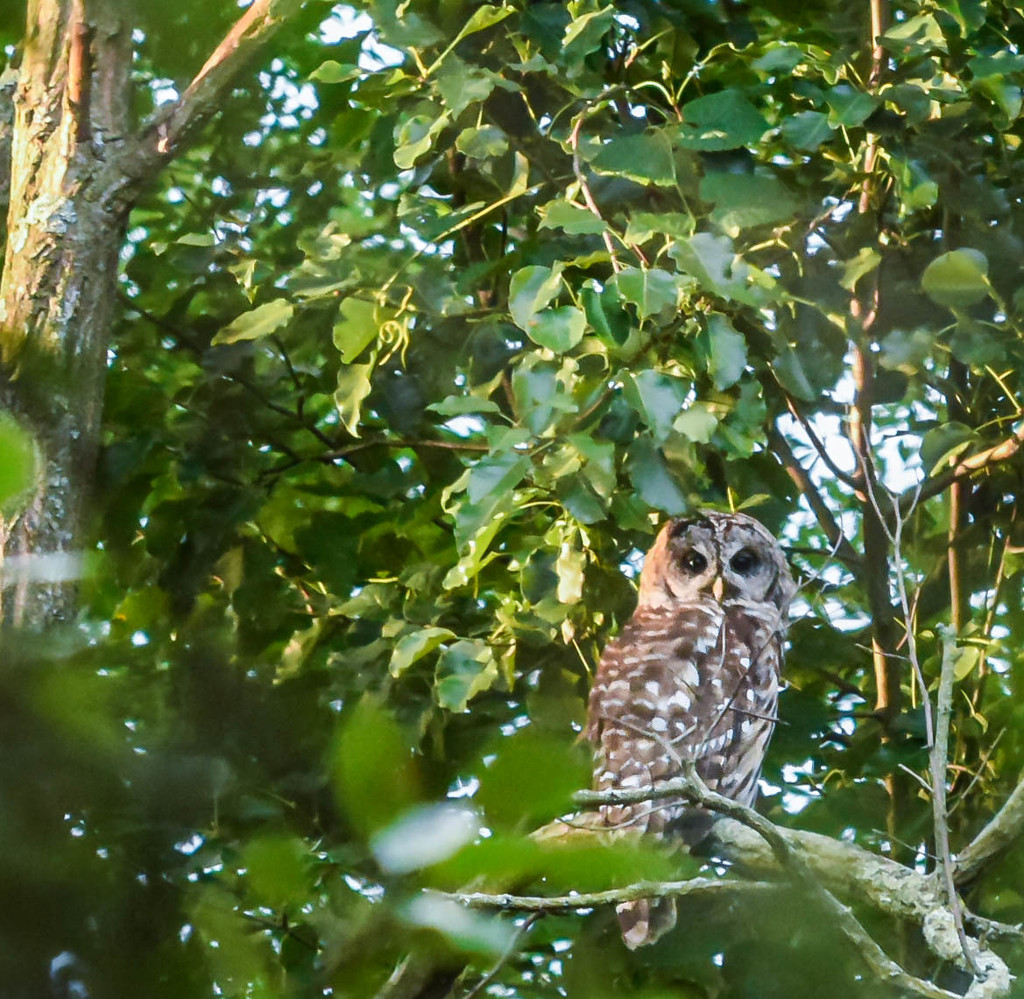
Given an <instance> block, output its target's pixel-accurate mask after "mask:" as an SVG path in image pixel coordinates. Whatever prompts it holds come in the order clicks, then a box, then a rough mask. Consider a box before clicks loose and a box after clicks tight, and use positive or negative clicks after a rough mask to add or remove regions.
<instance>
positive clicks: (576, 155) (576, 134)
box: [569, 111, 623, 274]
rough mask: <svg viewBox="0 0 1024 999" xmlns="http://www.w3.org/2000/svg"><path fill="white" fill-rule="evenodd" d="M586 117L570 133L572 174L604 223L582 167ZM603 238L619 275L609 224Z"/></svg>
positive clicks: (577, 118)
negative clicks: (581, 136)
mask: <svg viewBox="0 0 1024 999" xmlns="http://www.w3.org/2000/svg"><path fill="white" fill-rule="evenodd" d="M584 116H585V112H582V111H581V112H580V113H579V114H578V115H577V116H576V120H575V121H574V122H573V125H572V132H570V133H569V146H570V147H571V149H572V172H573V173H574V174H575V175H576V183H578V184H579V185H580V193H581V194H582V195H583V201H584V202H585V203H586V206H587V208H588V209H589V210H590V212H591V214H592V215H594V216H595V217H596V218H598V219H600V220H601V221H602V222H604V216H603V215H602V214H601V209H600V208H598V207H597V202H596V201H595V200H594V195H593V194H592V193H591V191H590V185H589V184H588V183H587V178H586V177H585V176H584V174H583V168H582V166H581V165H580V128H582V126H583V119H584ZM601 238H602V239H603V240H604V245H605V249H606V250H607V251H608V256H609V258H610V260H611V264H612V270H613V271H615V273H616V274H618V273H619V271H621V270H622V268H623V265H622V262H621V261H620V260H619V257H618V254H617V253H616V252H615V243H614V242H613V240H612V234H611V232H610V231H609V229H608V226H607V224H606V225H605V227H604V229H603V230H602V231H601Z"/></svg>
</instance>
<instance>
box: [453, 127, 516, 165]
mask: <svg viewBox="0 0 1024 999" xmlns="http://www.w3.org/2000/svg"><path fill="white" fill-rule="evenodd" d="M455 148H456V149H458V151H459V152H460V153H464V154H465V155H466V156H473V157H475V158H476V159H481V160H485V159H489V158H490V157H494V156H501V155H502V154H503V153H505V151H506V150H507V149H508V139H507V138H506V137H505V133H504V132H503V131H502V130H501V129H500V128H496V127H495V126H494V125H483V126H482V127H480V128H464V129H463V130H462V131H461V132H460V133H459V137H458V138H457V139H456V140H455Z"/></svg>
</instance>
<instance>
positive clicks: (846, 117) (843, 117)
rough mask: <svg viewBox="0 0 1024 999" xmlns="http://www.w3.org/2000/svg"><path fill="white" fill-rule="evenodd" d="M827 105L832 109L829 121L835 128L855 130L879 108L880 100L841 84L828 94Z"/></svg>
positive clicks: (826, 97) (826, 96) (846, 84)
mask: <svg viewBox="0 0 1024 999" xmlns="http://www.w3.org/2000/svg"><path fill="white" fill-rule="evenodd" d="M825 103H826V104H828V106H829V107H830V108H831V112H830V114H829V116H828V120H829V124H830V125H831V126H832V127H833V128H855V127H856V126H857V125H862V124H863V123H864V119H865V118H867V117H868V115H870V114H872V113H873V112H874V110H875V108H876V107H878V98H877V97H873V96H872V95H871V94H867V93H865V92H864V91H863V90H854V89H853V87H851V86H850V85H849V84H848V83H840V84H839V85H838V86H835V87H832V89H831V90H829V91H828V93H826V95H825Z"/></svg>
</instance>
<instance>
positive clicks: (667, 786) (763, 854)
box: [438, 764, 1024, 999]
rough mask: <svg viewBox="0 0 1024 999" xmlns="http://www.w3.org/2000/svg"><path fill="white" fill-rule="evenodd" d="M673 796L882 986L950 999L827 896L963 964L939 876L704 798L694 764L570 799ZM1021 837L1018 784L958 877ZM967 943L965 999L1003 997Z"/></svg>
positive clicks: (678, 888) (645, 891)
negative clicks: (795, 901) (969, 970)
mask: <svg viewBox="0 0 1024 999" xmlns="http://www.w3.org/2000/svg"><path fill="white" fill-rule="evenodd" d="M679 797H683V798H686V799H687V800H688V801H690V802H692V803H693V804H695V805H699V806H701V807H703V808H708V809H710V810H712V811H715V812H717V813H718V814H719V815H721V816H723V817H724V818H723V819H722V820H720V821H719V822H718V823H717V824H716V826H715V836H716V840H717V841H718V843H719V846H720V848H721V854H720V855H722V856H723V857H724V858H725V859H729V860H733V861H735V862H737V863H739V864H742V865H743V867H744V868H745V869H746V870H749V871H750V872H752V873H760V874H766V875H771V874H772V873H773V872H777V871H778V870H780V869H781V870H783V871H785V872H786V873H787V874H789V876H790V877H791V878H792V880H794V881H795V882H796V883H797V884H798V885H799V886H800V887H801V888H803V889H804V890H805V891H807V892H808V894H809V895H810V896H811V897H812V898H813V900H814V902H815V903H816V904H817V905H818V906H819V907H820V909H821V910H822V912H823V914H824V915H825V916H826V917H827V918H828V920H829V922H830V923H831V924H833V925H834V926H836V927H837V928H838V929H839V930H840V932H841V933H842V934H843V935H844V936H845V937H846V938H847V939H848V940H849V941H850V942H851V943H852V944H853V945H854V946H855V947H856V948H857V950H858V952H859V953H860V954H861V956H862V958H863V959H864V961H865V963H866V964H867V965H868V966H869V967H870V969H871V970H872V972H873V973H874V974H875V975H876V976H877V977H878V978H879V979H880V980H882V981H886V982H889V983H890V984H892V985H895V986H896V987H898V988H901V989H903V990H905V991H906V992H908V993H913V994H915V995H919V996H926V997H931V999H954V997H955V995H956V994H955V993H952V992H948V991H946V990H945V989H942V988H939V987H938V986H936V985H934V984H932V983H931V982H928V981H925V980H923V979H920V978H917V977H915V976H913V975H911V974H909V973H908V972H907V971H905V970H904V969H903V968H901V967H900V966H899V965H898V964H897V963H896V962H895V961H893V960H892V959H891V958H890V957H889V956H888V955H887V954H886V953H885V952H884V951H883V950H882V948H881V947H880V946H879V945H878V944H877V943H876V942H875V941H874V940H873V939H872V938H871V936H870V935H869V934H868V933H867V931H866V930H865V929H864V927H863V926H861V924H860V922H859V921H858V920H857V918H856V917H855V916H854V915H853V912H852V911H851V909H850V908H849V907H848V906H846V905H844V904H843V903H842V902H840V901H839V899H838V898H837V897H836V896H835V895H834V894H833V892H832V890H831V889H836V890H839V891H841V892H842V893H843V894H846V895H850V896H854V897H856V898H857V899H858V900H859V901H862V902H864V903H866V904H869V905H871V906H873V907H874V908H877V909H879V910H880V911H883V912H885V913H887V914H888V915H890V916H893V917H896V918H900V919H906V920H912V921H914V922H916V923H918V924H919V925H921V926H922V929H923V931H924V936H925V940H926V942H927V944H928V946H929V948H930V949H932V950H933V952H935V953H936V954H937V955H938V956H940V957H941V958H942V959H943V960H955V959H956V958H957V957H960V955H959V953H958V952H959V946H960V945H959V943H958V940H957V936H956V935H955V934H951V933H950V932H949V931H950V930H951V929H952V926H953V923H954V919H953V916H952V913H951V912H950V910H949V908H948V907H947V905H946V904H944V902H945V900H944V898H943V894H944V893H943V892H942V890H941V888H940V886H939V884H938V883H937V882H936V878H935V876H932V875H924V874H920V873H918V872H917V871H914V870H911V869H910V868H907V867H904V866H903V865H902V864H899V863H897V862H896V861H893V860H889V859H888V858H885V857H879V856H876V855H874V854H871V853H869V852H868V851H866V850H863V849H862V848H860V847H858V846H855V845H853V844H849V843H843V842H840V841H838V840H834V839H831V838H829V837H827V836H821V835H817V834H814V833H805V832H800V831H798V830H791V829H783V828H780V827H778V826H776V825H774V824H773V823H772V822H770V821H769V820H768V819H766V818H764V816H762V815H760V814H758V813H757V812H755V811H754V810H753V809H751V808H748V807H746V806H744V805H740V804H738V803H737V802H735V801H732V800H731V799H729V798H726V797H724V796H723V795H720V794H717V793H715V792H714V791H710V790H709V789H708V788H707V787H706V786H705V785H704V783H703V781H701V780H700V778H699V777H698V776H697V774H696V773H695V772H694V770H693V767H692V764H691V765H690V766H689V767H688V772H687V773H686V774H685V775H684V776H682V777H677V778H674V779H672V780H669V781H666V782H665V783H663V784H660V785H658V787H656V788H638V789H614V790H607V791H578V792H577V793H576V794H575V795H574V796H573V798H574V801H575V802H576V803H577V804H579V805H582V806H584V807H596V806H600V805H631V804H639V803H643V802H648V801H658V800H661V799H665V798H679ZM1004 813H1005V816H1004ZM730 820H732V821H730ZM557 825H559V824H558V823H553V824H552V826H557ZM1022 832H1024V779H1022V782H1021V786H1020V787H1019V788H1018V789H1017V791H1015V792H1014V794H1013V795H1012V796H1011V801H1010V802H1007V806H1006V807H1005V808H1004V810H1003V812H1001V813H1000V815H999V816H997V817H996V818H995V819H993V822H992V823H990V826H989V827H986V829H985V830H983V831H982V833H981V835H980V836H979V837H978V840H976V841H975V844H972V846H971V847H969V848H968V850H967V851H965V856H967V857H968V858H969V860H970V861H971V864H972V867H971V868H969V869H968V868H964V874H966V873H968V871H969V870H970V871H973V870H976V869H977V865H978V864H980V863H984V862H985V860H987V859H988V858H989V857H991V856H992V855H993V854H994V852H995V850H996V849H1001V848H1002V847H1004V846H1005V845H1006V843H1007V842H1008V841H1009V838H1010V837H1011V836H1013V835H1015V834H1020V833H1022ZM752 833H753V834H754V835H752ZM595 834H600V828H599V827H596V826H592V827H588V826H586V825H585V824H584V825H583V827H582V828H580V827H579V826H575V825H574V826H569V825H567V824H566V825H565V826H564V832H563V833H562V835H564V836H565V837H566V838H572V837H576V836H580V835H595ZM543 838H544V839H546V840H551V839H557V838H559V834H558V833H553V832H552V831H551V827H545V835H544V837H543ZM979 841H980V842H979ZM958 870H959V869H958ZM826 883H827V884H828V885H830V886H831V888H830V887H827V886H826ZM772 887H773V884H772V882H771V881H748V882H737V881H722V880H716V879H710V878H693V879H690V880H688V881H665V882H640V883H637V884H633V885H629V886H626V887H623V888H617V889H611V890H609V891H603V892H590V893H582V892H579V893H571V894H569V895H563V896H555V897H548V898H544V897H538V896H521V895H513V894H508V893H502V894H493V895H492V894H486V893H482V892H473V893H451V894H447V895H445V897H447V898H450V899H452V900H454V901H457V902H461V903H462V904H464V905H467V906H472V907H475V908H496V909H504V910H518V911H524V912H537V913H542V912H558V911H562V912H564V911H567V910H568V911H578V910H580V909H588V908H592V907H594V906H597V905H604V904H611V903H618V902H622V901H631V900H635V899H638V898H658V897H665V896H669V895H684V894H711V893H716V894H717V893H723V894H724V893H728V892H739V891H755V892H761V891H767V890H770V889H771V888H772ZM774 887H777V884H776V885H774ZM438 894H441V893H438ZM963 917H964V919H965V920H966V921H967V922H969V923H970V924H971V925H973V926H974V927H976V929H977V930H978V931H979V932H981V933H983V934H985V935H986V936H987V937H992V936H1012V937H1017V938H1020V937H1021V935H1022V930H1021V927H1019V926H1010V925H1006V924H1002V923H997V922H995V921H991V920H987V919H985V918H983V917H980V916H975V915H973V914H971V913H963ZM966 943H967V946H968V948H969V950H970V954H971V958H972V962H973V963H974V965H975V967H976V968H977V972H976V973H975V979H974V983H973V984H972V986H971V988H970V989H969V990H968V992H967V996H968V997H969V999H997V997H1000V996H1003V995H1006V994H1007V992H1008V991H1009V987H1010V982H1011V976H1010V974H1009V971H1008V970H1007V968H1006V965H1005V964H1004V962H1003V961H1002V959H1001V958H999V957H998V956H997V955H996V954H995V953H993V952H992V951H990V950H988V949H986V948H985V947H984V946H983V945H982V944H981V943H980V942H979V941H976V940H973V939H969V940H967V941H966ZM962 960H963V958H962V957H961V961H962Z"/></svg>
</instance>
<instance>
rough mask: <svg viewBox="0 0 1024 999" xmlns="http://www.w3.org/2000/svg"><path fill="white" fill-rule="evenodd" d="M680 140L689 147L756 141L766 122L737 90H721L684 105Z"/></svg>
mask: <svg viewBox="0 0 1024 999" xmlns="http://www.w3.org/2000/svg"><path fill="white" fill-rule="evenodd" d="M682 113H683V125H682V128H681V130H680V141H681V142H682V144H683V145H684V146H686V147H688V148H689V149H702V150H719V149H737V148H739V147H740V146H748V145H753V144H754V143H756V142H757V141H758V140H759V139H760V138H761V136H762V135H764V133H765V132H766V131H767V129H768V122H767V121H766V120H765V119H764V117H763V116H762V115H761V113H760V112H759V111H758V110H757V108H756V107H754V105H753V104H752V103H751V102H750V100H749V99H748V98H747V97H746V96H745V95H744V94H743V93H742V92H741V91H739V90H733V89H729V90H722V91H720V92H719V93H717V94H709V95H708V96H706V97H698V98H696V99H695V100H692V101H689V102H688V103H686V104H684V105H683V108H682Z"/></svg>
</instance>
